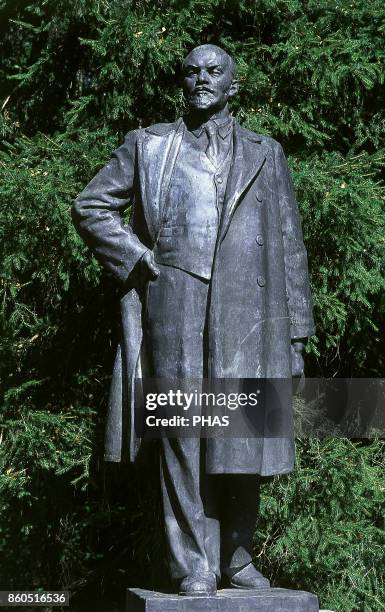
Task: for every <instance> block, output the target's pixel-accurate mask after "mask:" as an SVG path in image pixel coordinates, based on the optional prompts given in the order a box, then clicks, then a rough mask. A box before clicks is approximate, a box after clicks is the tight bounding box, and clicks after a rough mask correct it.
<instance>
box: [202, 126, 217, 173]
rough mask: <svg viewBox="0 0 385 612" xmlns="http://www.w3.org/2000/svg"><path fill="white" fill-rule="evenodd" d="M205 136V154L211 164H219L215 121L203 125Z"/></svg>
mask: <svg viewBox="0 0 385 612" xmlns="http://www.w3.org/2000/svg"><path fill="white" fill-rule="evenodd" d="M205 129H206V134H207V138H208V140H209V144H208V145H207V149H206V155H207V156H208V157H209V158H210V159H211V161H212V162H213V164H214V165H215V166H217V165H218V164H219V141H218V129H217V126H216V125H215V123H208V124H206V126H205Z"/></svg>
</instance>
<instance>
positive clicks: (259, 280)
mask: <svg viewBox="0 0 385 612" xmlns="http://www.w3.org/2000/svg"><path fill="white" fill-rule="evenodd" d="M257 283H258V285H259V286H260V287H264V286H265V285H266V280H265V277H264V276H258V278H257Z"/></svg>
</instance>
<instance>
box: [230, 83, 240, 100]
mask: <svg viewBox="0 0 385 612" xmlns="http://www.w3.org/2000/svg"><path fill="white" fill-rule="evenodd" d="M238 91H239V81H238V79H233V82H232V83H231V85H230V89H229V97H230V98H232V97H233V96H235V95H236V94H237V93H238Z"/></svg>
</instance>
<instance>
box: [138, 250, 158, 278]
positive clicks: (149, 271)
mask: <svg viewBox="0 0 385 612" xmlns="http://www.w3.org/2000/svg"><path fill="white" fill-rule="evenodd" d="M140 264H141V272H142V274H143V276H145V279H146V280H155V279H157V278H158V276H159V274H160V270H159V268H158V266H157V265H156V263H155V258H154V253H153V252H152V251H146V252H145V253H144V255H142V257H141V259H140Z"/></svg>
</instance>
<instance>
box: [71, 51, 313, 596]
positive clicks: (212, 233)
mask: <svg viewBox="0 0 385 612" xmlns="http://www.w3.org/2000/svg"><path fill="white" fill-rule="evenodd" d="M182 69H183V88H184V95H185V99H186V102H187V105H188V109H189V110H188V113H187V115H186V116H184V117H183V118H180V119H178V120H177V121H176V122H175V123H160V124H155V125H152V126H150V127H147V128H144V129H137V130H134V131H131V132H129V133H128V134H127V136H126V138H125V141H124V143H123V144H122V145H121V146H120V147H119V148H118V149H117V150H116V151H115V152H114V153H113V155H112V158H111V160H110V161H109V163H108V164H107V165H106V166H105V167H104V168H103V169H102V170H100V172H99V173H98V174H97V175H96V176H95V178H93V179H92V181H91V182H90V183H89V185H88V186H87V187H86V188H85V189H84V191H83V192H82V193H81V194H80V195H79V196H78V198H77V199H76V201H75V203H74V205H73V219H74V223H75V225H76V227H77V229H78V231H79V233H80V235H81V236H82V237H83V239H84V240H85V241H86V243H87V244H88V245H89V247H90V248H91V250H92V252H93V253H94V255H95V256H96V257H97V259H98V260H99V261H100V262H101V263H102V264H103V265H104V266H105V267H106V268H107V269H108V270H109V271H110V272H112V274H113V275H114V276H115V277H116V278H117V280H118V281H119V282H120V283H121V287H122V297H121V316H122V321H121V323H122V339H121V343H120V345H119V347H118V352H117V356H116V361H115V366H114V372H113V379H112V385H111V394H110V402H109V415H108V422H107V432H106V454H105V458H106V460H108V461H122V460H124V459H125V457H126V456H127V457H128V458H129V459H130V460H131V461H133V460H134V459H135V457H136V455H137V452H138V448H139V442H140V440H139V439H138V438H137V436H136V434H135V427H134V418H135V409H134V408H135V407H134V399H135V397H136V394H135V392H134V387H135V384H137V381H138V380H140V378H141V377H143V376H145V375H146V376H151V377H153V378H157V379H162V378H166V379H202V378H204V377H208V378H215V379H217V378H228V379H234V378H235V379H239V378H245V379H260V378H288V377H291V376H292V375H293V376H300V375H301V373H302V371H303V358H302V354H301V353H302V349H303V346H304V343H305V341H306V338H307V337H308V336H310V335H312V334H313V331H314V326H313V318H312V305H311V296H310V290H309V282H308V270H307V256H306V251H305V247H304V244H303V239H302V232H301V226H300V218H299V213H298V207H297V204H296V200H295V196H294V192H293V188H292V183H291V179H290V175H289V171H288V167H287V162H286V159H285V156H284V154H283V151H282V147H281V146H280V145H279V144H278V143H277V142H276V141H275V140H273V139H272V138H268V137H266V136H260V135H258V134H255V133H253V132H251V131H249V130H247V129H244V128H242V127H241V126H240V125H239V124H238V123H237V121H236V120H235V119H234V117H233V116H232V115H231V114H230V111H229V106H228V102H229V100H230V98H232V97H233V96H234V95H235V94H236V93H237V91H238V81H237V79H236V74H235V63H234V61H233V59H232V58H231V57H230V56H229V55H228V54H227V53H226V52H225V51H224V50H223V49H221V48H219V47H217V46H215V45H201V46H199V47H196V48H195V49H193V50H192V51H191V53H189V55H188V56H187V57H186V59H185V60H184V62H183V66H182ZM129 206H132V216H131V221H130V223H129V224H125V222H124V219H123V218H122V212H123V211H124V210H125V209H126V208H127V207H129ZM144 353H145V354H146V360H144ZM135 381H136V382H135ZM159 446H160V458H161V461H160V463H161V489H162V497H163V508H164V521H165V531H166V539H167V544H168V551H169V568H170V574H171V577H172V579H173V580H174V581H175V583H176V584H177V588H178V590H179V593H180V594H181V595H215V593H216V589H217V585H218V584H219V580H220V579H221V578H222V579H223V580H224V581H225V582H227V584H228V585H230V586H232V587H234V588H242V589H245V588H251V589H252V588H259V587H268V586H269V581H268V579H267V578H265V577H264V576H262V574H261V573H260V572H259V571H258V570H257V569H256V568H255V567H254V565H253V564H252V537H253V530H254V524H255V514H256V505H257V503H256V497H257V496H256V493H255V492H256V487H257V484H258V479H259V476H270V475H274V474H286V473H288V472H290V471H291V470H292V469H293V465H294V446H293V441H292V439H289V438H285V437H271V438H269V437H256V438H255V439H250V438H248V439H243V438H233V439H231V438H227V439H225V438H220V439H208V440H205V441H203V440H200V439H199V438H191V437H190V438H188V437H187V438H176V439H175V438H174V439H168V438H162V439H161V440H160V441H159Z"/></svg>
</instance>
